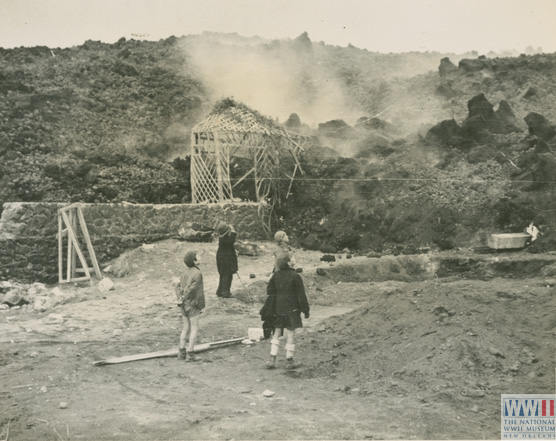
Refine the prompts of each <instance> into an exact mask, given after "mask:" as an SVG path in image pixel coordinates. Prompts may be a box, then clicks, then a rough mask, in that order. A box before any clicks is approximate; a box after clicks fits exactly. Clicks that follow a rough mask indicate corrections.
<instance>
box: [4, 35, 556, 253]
mask: <svg viewBox="0 0 556 441" xmlns="http://www.w3.org/2000/svg"><path fill="white" fill-rule="evenodd" d="M477 55H478V54H463V55H456V54H440V53H409V54H378V53H372V52H368V51H366V50H361V49H358V48H355V47H353V46H349V47H347V48H340V47H334V46H329V45H326V44H324V43H322V42H319V43H317V42H312V41H311V40H310V39H309V37H308V36H307V35H306V34H302V35H300V36H299V37H298V38H296V39H294V40H285V41H265V40H262V39H259V38H250V39H249V38H243V37H241V36H238V35H221V34H203V35H200V36H189V37H182V38H175V37H171V38H168V39H166V40H160V41H158V42H147V41H134V40H127V41H126V40H125V39H121V40H120V41H118V42H117V43H115V44H103V43H100V42H94V41H87V42H85V43H84V44H83V45H81V46H76V47H72V48H66V49H59V48H55V49H53V48H47V47H33V48H18V49H10V50H6V49H0V157H1V160H0V203H3V202H5V201H41V200H44V201H68V202H70V201H71V202H73V201H85V202H95V201H98V202H120V201H128V202H135V203H144V202H149V203H180V202H188V201H189V200H190V183H189V157H188V148H189V130H190V128H191V127H192V126H193V125H194V124H196V123H197V122H198V121H199V120H200V119H201V118H202V116H203V115H204V114H206V113H207V112H208V111H209V110H210V108H211V107H212V106H213V104H214V102H215V101H216V100H217V99H220V98H222V97H223V94H225V96H235V97H236V98H242V97H243V96H247V97H250V100H251V101H250V102H249V103H248V104H249V105H252V106H254V107H256V110H259V111H261V112H262V113H263V114H268V116H270V117H272V118H276V117H277V115H275V114H272V113H271V111H268V109H281V110H282V111H284V110H283V109H284V108H285V111H286V115H285V116H284V114H282V115H281V116H280V117H281V119H282V121H283V123H284V125H285V126H286V127H287V128H288V129H290V130H292V131H297V132H299V133H301V134H304V135H306V136H309V137H310V138H311V140H312V142H311V143H310V145H309V146H308V147H307V148H306V151H305V153H304V155H303V158H302V161H303V165H304V170H305V172H306V173H305V175H304V176H303V177H301V178H300V179H298V180H297V181H296V182H295V183H294V185H293V187H292V194H291V196H290V197H289V198H288V199H287V200H285V201H283V203H282V204H281V206H280V207H279V209H278V211H277V215H279V216H281V217H282V218H283V221H282V222H283V225H282V226H284V227H285V228H288V229H289V230H290V231H291V233H292V236H293V237H294V238H295V240H296V241H297V242H298V243H299V244H301V245H303V246H305V247H308V248H318V249H322V250H330V251H335V250H338V249H343V248H346V247H347V248H350V249H351V250H356V249H359V250H367V251H368V250H371V249H372V250H375V251H381V250H382V251H390V252H393V253H399V252H407V253H410V252H418V251H419V250H422V249H423V248H439V249H448V248H453V247H465V246H480V245H481V244H482V243H483V241H484V237H485V235H486V234H487V233H488V232H495V231H496V232H516V231H522V230H523V228H524V227H525V226H526V225H527V224H528V223H529V222H530V221H534V222H536V223H537V224H538V225H539V226H540V228H541V231H542V233H543V235H542V236H541V238H542V240H540V241H539V242H538V244H536V245H535V247H531V248H530V250H531V251H534V250H555V249H556V245H555V243H556V242H555V228H556V225H555V218H556V216H555V215H554V209H553V208H552V207H554V200H555V198H554V185H555V170H556V167H555V163H554V152H555V151H556V137H555V136H554V135H555V124H556V106H555V105H554V103H556V69H555V67H556V54H537V55H520V56H517V57H507V58H496V57H493V58H486V57H483V56H479V57H477ZM255 80H260V84H259V82H258V81H255ZM240 86H241V87H240ZM275 89H276V90H279V91H280V93H275ZM265 91H266V93H265ZM271 92H272V93H271ZM259 105H260V106H261V108H258V106H259ZM288 114H289V115H290V116H289V118H288V117H287V115H288ZM241 166H242V165H241V164H238V167H239V168H241ZM248 194H249V192H248V191H245V192H242V194H241V195H240V196H242V197H247V196H246V195H248Z"/></svg>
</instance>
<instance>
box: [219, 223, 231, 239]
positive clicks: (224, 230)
mask: <svg viewBox="0 0 556 441" xmlns="http://www.w3.org/2000/svg"><path fill="white" fill-rule="evenodd" d="M230 231H231V227H230V225H228V224H227V223H226V222H218V225H217V226H216V234H218V237H224V236H225V235H226V234H228V233H229V232H230Z"/></svg>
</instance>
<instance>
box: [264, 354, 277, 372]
mask: <svg viewBox="0 0 556 441" xmlns="http://www.w3.org/2000/svg"><path fill="white" fill-rule="evenodd" d="M265 367H266V368H267V369H274V368H275V367H276V355H271V356H270V359H269V360H268V361H267V362H266V364H265Z"/></svg>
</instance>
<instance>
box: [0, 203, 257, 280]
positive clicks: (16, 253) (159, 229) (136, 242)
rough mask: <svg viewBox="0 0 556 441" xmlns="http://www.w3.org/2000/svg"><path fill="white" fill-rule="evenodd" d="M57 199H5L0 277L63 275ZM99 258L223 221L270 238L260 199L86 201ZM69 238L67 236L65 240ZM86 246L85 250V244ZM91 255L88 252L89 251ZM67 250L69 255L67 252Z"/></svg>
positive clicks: (86, 214)
mask: <svg viewBox="0 0 556 441" xmlns="http://www.w3.org/2000/svg"><path fill="white" fill-rule="evenodd" d="M65 205H67V204H57V203H27V202H17V203H6V204H4V206H3V211H2V217H1V219H0V280H8V279H17V280H21V281H40V282H46V283H54V282H57V280H58V240H57V238H56V237H57V233H58V208H61V207H63V206H65ZM81 207H82V211H83V216H84V218H85V222H86V224H87V229H88V231H89V235H90V237H91V241H92V243H93V247H94V249H95V254H96V256H97V260H98V261H99V263H101V264H102V262H104V261H107V260H110V259H112V258H114V257H117V256H119V255H120V254H121V253H122V252H123V251H125V250H126V249H130V248H135V247H137V246H140V245H142V244H143V243H152V242H156V241H158V240H163V239H169V238H183V237H184V232H187V231H189V232H192V231H193V232H195V231H205V232H206V231H209V230H211V229H212V228H214V227H215V226H216V224H217V222H218V221H220V220H222V221H225V222H228V223H231V224H233V225H234V227H235V229H236V231H237V232H238V234H239V235H240V236H241V237H242V238H244V239H252V240H257V239H267V236H266V234H265V229H264V227H263V223H262V222H261V220H260V218H259V216H258V208H259V205H258V204H254V203H230V204H176V205H152V204H125V203H124V204H81ZM66 242H67V239H65V240H64V243H66ZM82 249H83V250H84V251H85V250H86V246H85V245H83V246H82ZM85 254H86V255H87V256H88V254H87V253H86V252H85ZM64 255H65V254H64Z"/></svg>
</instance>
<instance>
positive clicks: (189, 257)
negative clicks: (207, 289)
mask: <svg viewBox="0 0 556 441" xmlns="http://www.w3.org/2000/svg"><path fill="white" fill-rule="evenodd" d="M216 234H217V235H218V237H219V240H218V251H217V253H216V266H217V268H218V274H219V277H220V279H219V283H218V289H217V291H216V295H217V296H218V297H225V298H228V297H231V293H230V288H231V285H232V279H233V275H234V274H235V273H236V272H237V270H238V263H237V254H236V251H235V248H234V243H235V240H236V236H237V234H236V232H235V231H234V228H233V226H232V225H228V224H226V223H223V222H221V223H219V224H218V226H217V227H216ZM274 241H275V244H276V248H275V250H274V253H273V255H274V268H273V274H272V277H271V278H270V280H269V282H268V285H267V298H266V301H265V304H264V306H263V307H262V309H261V311H260V314H261V319H262V320H263V321H264V323H263V330H264V331H265V338H271V340H270V359H269V360H268V361H267V363H266V365H265V366H266V367H267V368H268V369H273V368H275V367H276V356H277V355H278V351H279V348H280V337H282V336H283V335H285V338H286V346H285V349H286V369H295V368H297V367H298V366H299V363H297V362H296V361H294V358H293V355H294V352H295V330H296V329H298V328H301V327H303V322H302V320H301V314H302V313H303V315H304V317H305V318H306V319H308V318H309V303H308V301H307V296H306V294H305V287H304V285H303V280H302V279H301V276H300V275H299V274H298V273H297V271H296V270H295V268H294V267H295V259H294V257H293V254H292V249H291V247H290V246H289V238H288V236H287V234H286V233H285V232H284V231H278V232H277V233H276V234H275V235H274ZM183 261H184V263H185V266H186V269H185V271H184V273H183V275H182V277H181V279H180V283H179V284H178V286H177V287H176V296H177V299H178V306H179V308H180V311H181V315H182V317H183V329H182V331H181V334H180V342H179V351H178V358H179V359H180V360H187V361H196V360H197V358H196V357H195V355H194V350H195V342H196V340H197V333H198V330H199V316H200V314H201V312H202V310H203V309H204V308H205V294H204V288H203V275H202V273H201V270H200V269H199V265H200V263H201V258H200V256H199V255H198V253H197V251H188V252H187V253H185V256H184V259H183ZM186 344H187V348H186Z"/></svg>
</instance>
